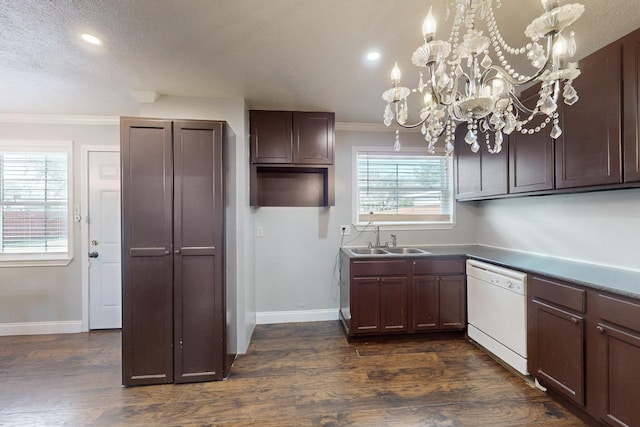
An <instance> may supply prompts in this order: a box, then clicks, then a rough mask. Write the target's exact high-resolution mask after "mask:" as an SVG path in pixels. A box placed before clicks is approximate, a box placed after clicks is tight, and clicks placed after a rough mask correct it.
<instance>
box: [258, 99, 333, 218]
mask: <svg viewBox="0 0 640 427" xmlns="http://www.w3.org/2000/svg"><path fill="white" fill-rule="evenodd" d="M250 132H251V135H250V140H251V191H250V193H251V205H252V206H333V205H334V204H335V196H334V194H335V189H334V166H333V162H334V146H335V118H334V113H325V112H301V111H263V110H251V111H250Z"/></svg>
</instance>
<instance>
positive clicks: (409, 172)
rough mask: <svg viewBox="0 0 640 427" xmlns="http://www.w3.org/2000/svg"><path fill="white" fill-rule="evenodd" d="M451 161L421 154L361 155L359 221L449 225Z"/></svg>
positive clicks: (366, 153)
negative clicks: (449, 165) (449, 166)
mask: <svg viewBox="0 0 640 427" xmlns="http://www.w3.org/2000/svg"><path fill="white" fill-rule="evenodd" d="M448 161H449V160H448V158H447V157H445V156H429V155H425V154H419V153H395V152H393V153H386V152H358V153H357V197H358V213H357V215H358V218H357V220H358V222H359V223H363V222H370V221H371V222H398V223H402V222H404V223H417V222H422V223H443V222H444V223H450V222H451V221H452V210H453V208H452V203H453V193H452V184H451V173H450V171H449V169H448V167H447V163H448Z"/></svg>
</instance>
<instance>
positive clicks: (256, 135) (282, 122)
mask: <svg viewBox="0 0 640 427" xmlns="http://www.w3.org/2000/svg"><path fill="white" fill-rule="evenodd" d="M249 116H250V131H251V136H250V139H251V163H291V162H292V161H293V156H292V151H291V129H292V119H291V117H292V115H291V112H290V111H260V110H252V111H251V112H250V113H249Z"/></svg>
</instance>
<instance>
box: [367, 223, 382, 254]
mask: <svg viewBox="0 0 640 427" xmlns="http://www.w3.org/2000/svg"><path fill="white" fill-rule="evenodd" d="M375 233H376V240H375V243H371V242H369V248H379V247H380V226H379V225H376V231H375Z"/></svg>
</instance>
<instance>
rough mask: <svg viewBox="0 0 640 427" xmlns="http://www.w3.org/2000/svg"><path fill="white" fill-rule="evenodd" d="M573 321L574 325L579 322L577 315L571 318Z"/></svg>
mask: <svg viewBox="0 0 640 427" xmlns="http://www.w3.org/2000/svg"><path fill="white" fill-rule="evenodd" d="M571 323H573V324H574V325H577V324H578V319H576V318H575V317H572V318H571Z"/></svg>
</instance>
